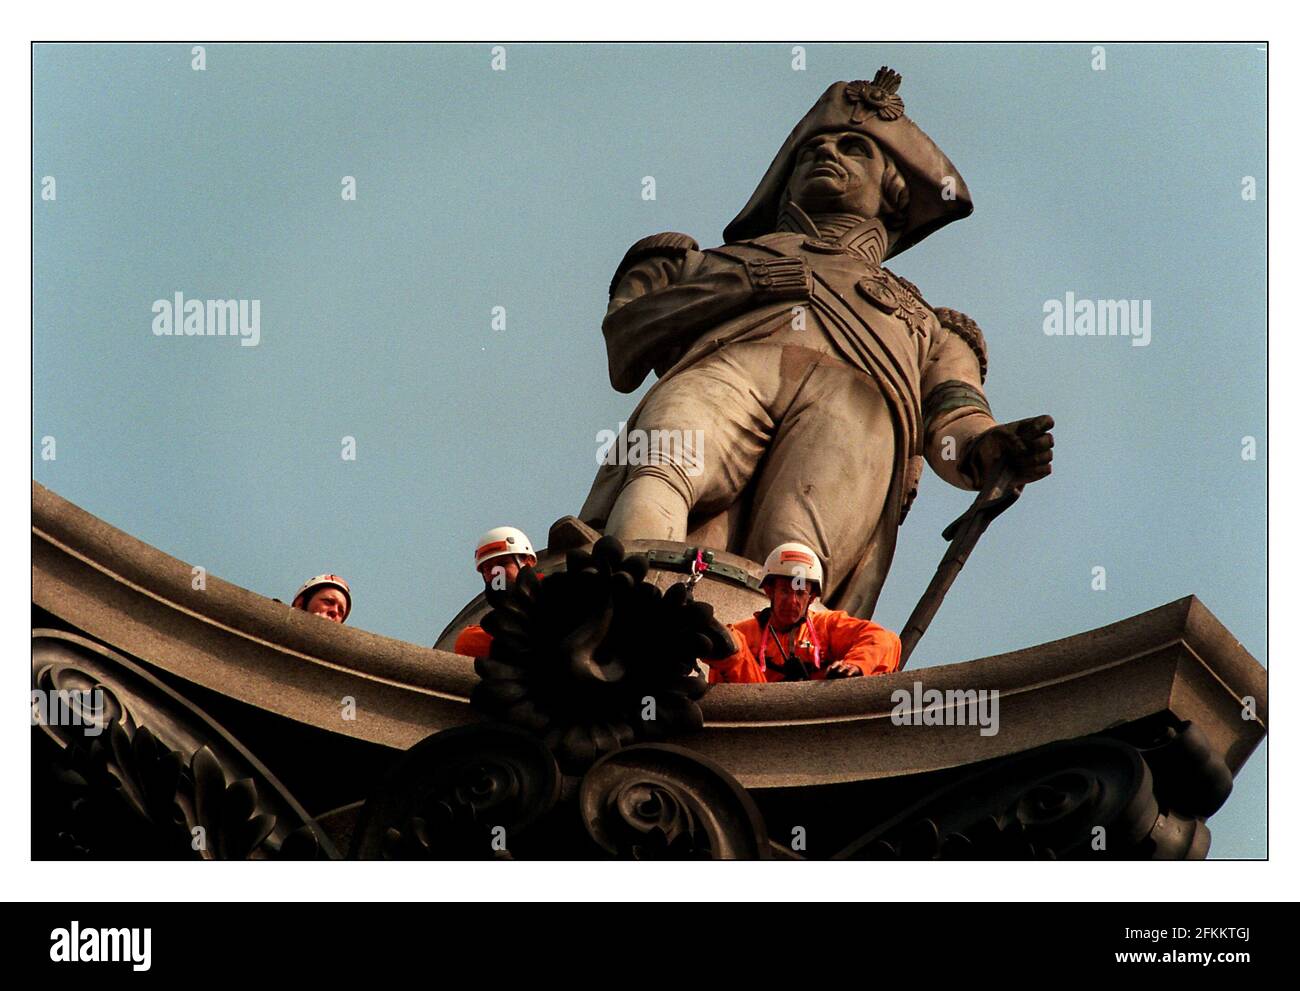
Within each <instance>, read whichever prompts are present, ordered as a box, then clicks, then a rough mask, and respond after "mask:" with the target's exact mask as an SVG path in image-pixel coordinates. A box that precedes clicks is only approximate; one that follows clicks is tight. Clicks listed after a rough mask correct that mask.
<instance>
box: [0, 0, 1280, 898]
mask: <svg viewBox="0 0 1300 991" xmlns="http://www.w3.org/2000/svg"><path fill="white" fill-rule="evenodd" d="M654 7H655V13H654V16H653V17H652V18H648V19H647V18H646V16H645V13H646V11H645V9H644V8H639V7H624V8H621V12H617V11H612V10H611V9H610V8H605V11H604V12H605V13H606V16H605V17H603V18H595V17H592V16H591V11H590V10H581V11H578V12H573V13H563V12H560V11H558V10H557V9H556V8H555V7H553V6H551V5H539V4H527V5H524V4H519V5H516V4H513V3H511V4H495V5H493V10H492V15H491V16H488V15H487V14H484V13H482V12H481V11H476V10H473V9H467V8H465V7H463V6H462V7H460V8H456V7H453V8H450V9H449V8H447V7H445V6H443V7H439V8H437V9H436V10H435V8H427V9H426V10H425V11H421V10H419V9H418V8H412V7H411V6H410V4H409V3H389V2H380V0H372V2H371V3H368V4H367V5H366V7H365V13H364V19H363V20H359V19H358V12H357V8H356V7H355V5H353V4H341V3H335V2H327V3H314V4H311V5H310V7H308V6H307V5H302V6H294V7H291V8H273V7H270V6H268V5H267V4H266V3H265V2H258V3H249V2H242V0H240V2H227V3H223V4H220V5H210V6H209V7H208V8H207V9H198V8H187V9H178V8H177V7H176V5H175V4H174V3H160V2H151V3H139V4H135V5H133V6H132V7H130V8H129V9H126V8H124V7H123V6H122V5H112V6H105V5H103V4H90V3H86V2H81V0H77V2H65V3H60V4H58V5H55V6H53V7H51V6H45V7H39V6H38V7H36V8H32V7H26V8H24V7H17V8H13V9H11V10H10V11H9V18H8V19H7V20H8V24H7V28H6V37H5V39H4V42H3V52H4V56H5V57H4V59H3V69H0V71H2V72H3V73H4V81H5V83H6V85H5V86H4V87H3V97H2V99H3V106H4V115H5V125H6V129H5V133H8V134H10V135H11V136H12V135H16V134H28V133H29V126H30V106H31V103H30V97H31V85H30V83H31V79H30V49H29V40H30V39H33V38H39V39H43V40H88V39H100V40H123V39H132V40H140V39H159V40H163V39H191V38H192V40H193V41H195V42H196V43H198V42H203V41H212V40H214V39H215V40H240V39H267V38H294V39H311V40H331V39H333V38H337V39H339V40H366V39H375V40H378V39H384V40H388V39H399V38H403V37H405V38H428V37H437V38H440V39H445V40H454V39H477V40H488V39H496V40H519V39H532V40H553V39H569V40H582V39H601V38H622V39H636V38H638V37H639V38H642V39H645V40H672V39H683V40H685V39H687V37H688V36H689V37H691V38H715V39H717V38H721V39H733V38H734V37H736V36H737V35H743V36H745V37H748V38H756V39H764V40H774V39H789V40H790V41H791V42H792V43H797V42H800V41H815V40H823V41H824V40H835V39H846V40H847V39H864V40H865V39H869V38H873V37H875V38H880V37H882V36H883V37H886V38H894V39H899V40H911V39H913V38H925V37H927V36H931V35H934V34H935V33H941V34H943V35H946V36H947V37H948V38H951V39H954V40H956V39H962V40H990V41H992V40H1016V39H1032V38H1034V37H1037V38H1053V39H1056V38H1068V39H1074V40H1080V41H1087V40H1116V39H1119V40H1123V39H1134V38H1143V37H1146V38H1155V39H1160V40H1177V39H1187V40H1196V39H1214V40H1239V41H1255V40H1258V39H1261V38H1265V39H1269V40H1270V41H1271V43H1272V45H1271V51H1270V53H1269V54H1270V56H1271V57H1272V58H1273V66H1272V71H1271V78H1270V83H1271V88H1272V91H1273V92H1277V93H1288V92H1291V93H1293V92H1296V91H1297V87H1296V85H1295V80H1294V78H1291V77H1293V75H1294V72H1293V70H1290V69H1288V68H1287V63H1288V60H1287V58H1286V57H1285V54H1283V57H1281V58H1278V57H1277V55H1278V53H1279V52H1281V53H1286V52H1289V51H1290V50H1291V49H1292V47H1293V46H1292V38H1293V36H1292V34H1291V33H1290V32H1283V30H1282V26H1281V24H1280V23H1270V21H1269V19H1268V18H1267V17H1265V16H1263V14H1262V13H1259V12H1258V11H1259V8H1256V10H1254V11H1252V12H1251V15H1250V16H1249V17H1246V16H1243V12H1242V10H1241V9H1239V8H1225V7H1223V6H1222V5H1220V4H1213V5H1212V4H1208V3H1193V4H1183V5H1180V7H1179V8H1178V11H1177V16H1176V17H1171V16H1170V10H1169V8H1167V7H1166V8H1156V9H1151V10H1147V9H1141V8H1138V7H1137V6H1136V5H1133V4H1131V3H1113V2H1112V3H1092V4H1089V5H1088V8H1087V10H1086V14H1082V15H1081V12H1079V11H1077V10H1073V9H1062V8H1050V9H1048V8H1043V7H1042V6H1039V5H1030V4H1028V3H1021V4H1011V5H1006V6H1004V7H1003V8H1002V9H1001V12H999V13H997V14H996V15H994V14H990V12H989V8H988V7H987V6H986V5H983V4H980V5H974V4H969V3H960V4H959V3H951V2H941V3H935V2H931V3H928V4H926V5H925V9H924V11H923V12H922V13H918V14H914V15H913V16H912V17H911V18H910V19H908V18H905V17H904V16H903V15H904V14H905V13H907V12H908V11H909V10H911V11H915V10H916V9H917V8H915V7H909V6H908V5H905V4H894V5H892V6H890V7H886V8H885V9H884V10H882V9H881V7H879V6H876V7H871V8H866V7H864V6H863V5H862V4H860V3H855V4H849V3H834V4H822V5H819V6H818V7H817V8H811V7H809V6H807V5H804V6H802V7H800V8H788V7H787V8H783V9H785V10H787V11H789V10H794V11H795V12H796V14H797V16H796V15H795V14H790V13H787V14H785V15H784V16H776V15H774V14H772V13H771V12H770V11H768V10H766V9H764V8H763V6H762V5H759V4H745V5H743V6H741V5H733V6H732V7H730V8H719V7H715V6H710V5H702V4H699V3H698V2H693V3H689V4H688V3H684V2H680V0H674V2H663V0H657V2H656V3H655V4H654ZM868 10H869V11H870V12H869V13H868ZM308 11H309V13H310V16H306V13H307V12H308ZM647 20H649V22H650V27H649V29H648V27H647ZM340 29H342V30H343V31H344V32H346V34H345V35H344V36H342V37H340V35H339V33H338V32H339V30H340ZM1084 30H1087V31H1088V32H1090V35H1091V36H1083V35H1081V32H1082V31H1084ZM322 32H330V34H328V35H323V34H322ZM1279 36H1281V38H1282V40H1280V41H1279ZM1279 106H1282V107H1283V110H1284V112H1282V113H1276V114H1274V115H1273V117H1272V121H1271V124H1272V132H1271V135H1270V156H1269V157H1270V165H1271V164H1272V162H1273V161H1274V160H1276V161H1281V162H1286V161H1292V160H1294V155H1293V154H1292V153H1293V152H1294V150H1295V149H1294V136H1293V131H1292V130H1291V127H1290V125H1289V120H1290V118H1291V115H1290V114H1288V113H1286V112H1285V106H1286V105H1285V104H1282V103H1279ZM15 143H17V142H11V145H12V144H15ZM11 161H13V162H14V163H15V165H16V164H17V162H18V156H17V155H16V154H13V155H12V157H11ZM15 171H18V169H17V168H15ZM21 173H22V174H21V175H16V176H15V182H14V183H13V184H12V185H10V187H9V188H10V189H11V190H20V189H24V188H26V189H30V188H31V183H32V182H33V181H34V180H33V176H32V173H31V167H30V154H29V155H28V156H26V158H25V160H24V161H23V164H22V168H21ZM1270 174H1271V171H1270ZM1273 202H1274V201H1273V200H1272V199H1271V198H1270V200H1269V210H1270V219H1271V220H1274V221H1275V222H1274V223H1273V224H1272V226H1273V229H1274V230H1286V229H1288V227H1289V225H1288V224H1286V222H1285V219H1286V218H1289V215H1290V213H1291V211H1290V210H1288V209H1286V201H1285V199H1284V198H1280V199H1279V200H1278V201H1277V202H1278V203H1279V210H1280V211H1282V212H1280V213H1279V214H1274V213H1273ZM29 204H30V198H29V197H28V198H24V197H21V196H16V195H11V196H10V197H7V198H6V202H5V205H4V208H3V209H4V211H5V219H6V220H7V221H8V223H7V224H6V229H7V230H8V231H10V232H11V233H10V237H9V238H8V239H7V241H8V243H7V245H6V249H5V262H6V264H5V265H4V266H3V271H4V278H5V280H6V291H7V295H8V296H9V298H11V299H19V300H23V301H25V302H24V305H23V306H22V307H20V310H21V311H22V312H23V314H25V326H24V328H22V329H18V328H14V330H13V331H12V333H13V334H14V337H15V339H16V342H17V346H18V350H19V353H18V355H17V356H15V357H13V358H11V360H10V361H7V362H4V363H3V368H4V371H3V375H4V376H5V379H4V389H3V396H4V400H3V401H4V402H5V403H6V404H9V405H10V406H12V407H13V408H12V409H11V410H10V413H11V420H10V422H14V421H17V422H19V423H22V424H26V425H30V423H31V416H30V405H29V403H30V398H31V383H30V378H29V377H28V369H29V366H30V357H31V350H30V340H29V338H28V328H30V326H31V320H30V317H31V313H30V305H29V302H27V301H29V289H30V286H31V264H30V247H29V245H30V242H29V231H30V214H29ZM1278 219H1281V223H1278V222H1276V221H1277V220H1278ZM1271 249H1272V254H1271V256H1270V265H1269V271H1270V275H1274V274H1279V276H1280V277H1279V278H1277V279H1274V280H1272V283H1271V284H1272V286H1273V292H1274V293H1275V294H1277V293H1285V292H1286V291H1287V289H1288V288H1289V286H1290V284H1291V283H1292V282H1294V276H1293V275H1292V274H1291V273H1294V272H1295V271H1296V267H1295V265H1294V264H1292V263H1293V262H1294V249H1293V248H1292V247H1291V244H1290V239H1289V238H1285V237H1278V238H1274V239H1273V241H1272V244H1271ZM24 259H25V261H24ZM1226 271H1228V269H1227V268H1225V272H1226ZM1281 298H1283V299H1285V297H1281ZM1281 312H1282V313H1283V314H1284V319H1283V320H1282V321H1279V322H1278V323H1277V324H1274V325H1273V327H1272V334H1271V340H1270V348H1269V352H1270V354H1269V356H1270V369H1271V375H1270V379H1271V385H1272V389H1271V398H1272V401H1271V402H1270V408H1269V414H1270V422H1271V424H1272V425H1275V427H1276V428H1277V429H1274V430H1273V431H1272V432H1271V434H1270V440H1272V441H1275V442H1276V443H1277V444H1278V445H1279V449H1278V453H1277V455H1276V456H1274V457H1272V458H1271V459H1270V460H1271V461H1272V463H1274V464H1276V465H1279V466H1283V467H1282V468H1280V469H1279V470H1278V471H1276V472H1275V473H1273V474H1272V475H1271V481H1272V482H1273V488H1274V489H1276V491H1277V492H1278V493H1279V495H1278V498H1277V500H1276V503H1275V504H1274V506H1273V508H1274V509H1275V510H1276V511H1277V512H1276V516H1277V525H1276V526H1274V527H1272V528H1271V533H1270V546H1269V550H1270V562H1271V565H1270V579H1271V584H1270V596H1269V598H1270V615H1272V616H1283V617H1285V616H1288V615H1289V610H1288V609H1287V608H1286V605H1287V604H1289V603H1290V602H1291V601H1293V600H1294V593H1295V592H1296V581H1295V578H1294V577H1292V576H1291V569H1292V562H1294V561H1297V560H1300V556H1298V555H1297V554H1296V553H1295V552H1296V538H1295V536H1294V533H1295V530H1296V527H1297V525H1296V523H1294V522H1292V521H1291V520H1290V519H1289V515H1290V514H1289V513H1288V505H1289V503H1290V499H1289V498H1288V496H1289V494H1290V493H1291V491H1292V487H1291V484H1290V483H1291V481H1292V478H1291V470H1290V468H1289V466H1290V465H1291V464H1294V461H1295V455H1296V453H1297V452H1295V451H1294V450H1293V448H1294V444H1293V442H1292V439H1291V436H1290V434H1289V432H1288V431H1287V430H1286V429H1285V425H1286V424H1287V420H1286V419H1285V417H1286V411H1284V410H1283V409H1282V408H1281V407H1280V397H1285V396H1286V395H1287V392H1288V391H1292V392H1293V391H1294V390H1295V385H1294V382H1293V381H1291V376H1290V375H1289V369H1291V368H1296V367H1300V354H1297V351H1296V344H1295V336H1294V335H1295V332H1294V331H1293V330H1292V329H1291V328H1290V327H1289V326H1288V325H1287V321H1286V320H1285V313H1286V308H1285V307H1284V308H1282V310H1281ZM18 432H19V433H25V432H26V430H20V431H18ZM1264 454H1265V457H1269V456H1270V455H1272V454H1273V451H1272V450H1271V447H1270V446H1266V447H1265V451H1264ZM27 467H28V468H29V467H30V465H29V464H28V466H27ZM25 470H27V469H26V468H21V467H20V468H18V469H15V471H14V475H15V476H17V475H18V474H19V473H20V471H25ZM28 486H29V481H28V480H27V479H22V478H18V477H15V478H12V479H9V484H7V485H5V486H4V487H3V490H0V491H3V498H4V510H5V516H4V518H5V519H6V520H7V521H9V522H8V524H7V525H6V526H5V527H4V531H3V533H4V536H3V540H4V543H3V551H4V552H6V553H5V554H4V558H3V559H4V561H5V562H6V567H5V570H4V573H5V574H6V576H7V578H6V583H5V586H4V588H3V592H4V595H3V598H2V599H0V601H3V612H4V618H5V625H4V629H5V632H6V638H7V639H9V642H10V643H11V644H12V645H13V646H14V648H15V649H16V652H17V653H18V655H19V656H24V655H25V654H26V651H27V650H28V646H27V644H26V643H25V642H24V641H26V639H27V629H28V623H27V620H26V619H24V618H23V616H24V614H25V613H26V610H27V605H26V601H25V599H26V596H27V595H28V593H29V589H28V590H27V591H24V586H27V585H28V584H29V578H28V572H27V571H25V570H24V567H23V564H24V562H26V564H28V565H30V545H29V543H28V534H27V532H26V530H25V524H24V526H23V527H20V525H19V522H18V521H19V520H21V519H28V520H29V519H30V504H28V505H27V506H26V507H25V508H22V509H21V511H20V506H19V505H18V503H19V501H20V500H26V499H27V498H28V495H27V493H28V492H29V488H28ZM10 583H12V587H10ZM1274 607H1280V608H1274ZM1295 646H1296V635H1295V632H1294V630H1293V629H1290V628H1287V627H1286V626H1285V625H1284V624H1282V623H1277V624H1274V625H1273V626H1272V628H1271V629H1270V648H1271V649H1270V656H1280V657H1281V658H1282V662H1281V664H1279V665H1278V666H1277V668H1276V672H1277V677H1276V678H1275V679H1274V680H1273V681H1272V682H1271V684H1270V698H1271V699H1272V702H1273V706H1272V709H1273V712H1274V713H1277V712H1279V711H1281V712H1286V711H1288V710H1289V709H1290V705H1289V704H1288V697H1289V696H1291V695H1292V692H1290V691H1288V688H1291V687H1293V683H1294V678H1293V676H1292V675H1291V673H1290V671H1289V668H1290V664H1289V663H1288V662H1289V659H1290V657H1291V656H1292V655H1293V654H1294V653H1295V651H1294V648H1295ZM20 675H21V677H23V678H26V677H27V675H26V666H25V665H23V664H18V663H14V664H13V665H12V666H11V668H10V676H9V677H12V678H15V679H16V678H18V677H19V676H20ZM18 697H19V696H18V694H17V692H16V691H14V693H13V694H11V695H10V698H11V699H17V698H18ZM22 697H23V698H24V705H26V701H25V700H26V696H25V694H24V695H23V696H22ZM1272 722H1273V723H1274V724H1275V725H1279V726H1281V727H1283V732H1281V733H1278V734H1276V735H1275V736H1274V735H1271V737H1270V738H1271V743H1270V750H1271V753H1270V756H1271V758H1272V763H1273V765H1274V768H1275V769H1276V773H1275V774H1273V775H1271V779H1272V780H1273V781H1274V782H1276V783H1277V784H1278V785H1279V787H1277V788H1274V789H1272V790H1271V793H1270V804H1269V813H1270V815H1269V819H1270V830H1269V849H1270V857H1271V860H1270V861H1269V862H1258V863H1254V862H1216V863H1209V864H1199V865H1162V864H1116V865H1097V864H1087V865H1084V864H1057V865H1040V864H998V865H996V866H992V867H991V866H990V865H981V864H960V863H958V864H954V863H944V864H916V863H908V864H860V865H845V864H802V865H793V864H770V865H753V864H721V865H658V866H656V867H655V868H653V869H647V867H646V866H645V865H625V864H607V863H590V864H587V863H582V864H571V863H554V864H437V865H429V866H423V865H416V864H402V865H400V866H398V865H388V864H342V865H339V864H335V865H277V866H271V865H255V864H223V865H213V864H207V865H188V864H115V863H95V864H80V863H75V864H74V863H38V864H33V863H31V862H30V861H29V860H28V859H27V857H28V851H29V850H30V837H29V830H30V824H29V817H28V815H27V809H26V807H25V806H24V807H21V808H11V809H9V810H8V812H7V814H6V815H5V816H4V817H0V858H2V859H0V864H2V866H3V871H4V874H5V875H6V880H7V881H8V883H7V884H6V885H5V897H6V898H7V899H22V900H25V899H33V900H62V899H69V900H72V899H75V900H100V899H130V900H155V899H157V900H204V901H207V900H211V901H229V900H243V899H259V900H282V899H292V900H299V899H302V900H313V901H315V900H325V901H334V900H401V901H405V900H426V899H469V900H497V899H502V898H511V899H524V900H538V899H546V900H553V899H559V900H565V901H569V900H583V899H588V898H608V899H619V900H632V901H659V900H664V899H679V898H683V897H687V898H697V899H709V900H713V899H727V900H733V899H734V900H751V899H769V898H800V899H804V898H809V899H832V900H838V899H849V900H857V899H868V900H873V901H876V900H880V901H884V900H901V901H914V900H919V901H927V900H953V901H967V900H994V901H1006V900H1023V899H1043V900H1068V901H1094V900H1112V899H1123V900H1147V899H1160V900H1177V901H1181V900H1201V899H1223V900H1255V899H1259V900H1274V899H1281V898H1285V897H1287V896H1288V895H1291V896H1293V894H1294V887H1293V886H1292V885H1291V884H1290V882H1291V880H1292V879H1293V878H1294V876H1295V865H1296V845H1295V843H1294V840H1293V837H1292V835H1291V831H1287V832H1283V831H1281V830H1279V829H1276V828H1274V826H1275V825H1279V826H1286V825H1287V824H1288V823H1291V822H1294V821H1295V820H1294V818H1293V815H1292V813H1293V811H1294V804H1295V798H1294V793H1293V790H1292V789H1290V788H1288V787H1286V785H1287V783H1288V780H1289V779H1290V778H1291V777H1292V776H1293V775H1292V774H1291V773H1290V769H1292V768H1294V766H1295V761H1294V756H1295V748H1294V743H1293V740H1294V735H1293V734H1291V733H1288V732H1286V728H1287V727H1288V725H1289V721H1283V720H1282V719H1281V718H1280V717H1278V716H1277V715H1274V717H1273V720H1272ZM20 732H21V734H22V735H21V736H19V733H20ZM28 732H29V731H28V729H27V728H26V727H21V728H20V727H19V725H18V722H17V721H16V720H8V721H6V722H5V723H4V726H3V733H4V736H3V739H2V740H0V761H3V770H4V780H5V781H6V782H8V783H9V786H10V788H11V789H12V790H11V794H16V795H25V794H26V793H27V782H28V780H29V777H30V764H29V753H30V749H29V747H30V743H29V736H28ZM1254 759H1259V758H1258V757H1256V758H1254Z"/></svg>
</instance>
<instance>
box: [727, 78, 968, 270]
mask: <svg viewBox="0 0 1300 991" xmlns="http://www.w3.org/2000/svg"><path fill="white" fill-rule="evenodd" d="M902 81H903V77H902V76H900V75H899V74H898V73H897V72H895V71H894V70H892V69H890V68H887V67H884V66H882V67H881V69H880V71H879V72H877V73H876V76H875V78H874V79H872V80H871V82H866V81H864V80H861V79H859V80H856V81H854V82H839V83H834V84H832V85H831V87H830V88H829V89H827V90H826V92H825V93H823V94H822V96H821V99H820V100H818V101H817V102H816V103H815V104H813V108H812V109H811V110H809V111H808V113H806V114H805V115H804V118H803V120H801V121H799V123H798V124H797V125H795V129H794V130H793V131H791V132H790V136H789V137H788V138H786V139H785V144H783V145H782V146H781V150H780V151H778V152H777V153H776V158H774V159H772V164H771V165H769V166H768V168H767V173H766V174H765V175H764V176H763V179H762V181H761V182H759V184H758V188H757V189H756V190H754V195H753V196H751V197H750V198H749V202H748V203H746V204H745V209H743V210H741V211H740V213H739V214H738V215H737V216H736V219H735V220H733V221H732V222H731V223H730V224H728V225H727V229H726V230H725V231H724V232H723V237H724V238H725V240H726V241H727V243H729V244H730V243H733V242H735V241H744V240H746V239H748V238H752V237H759V236H761V235H763V234H770V233H772V232H773V231H775V230H776V229H777V221H778V214H779V211H780V208H781V195H782V193H783V192H784V191H785V186H786V183H787V182H788V181H789V179H790V173H791V172H792V171H793V170H794V162H795V156H796V154H797V153H798V151H799V148H800V147H801V146H802V145H803V143H804V142H805V141H807V140H808V139H809V138H813V137H816V136H817V135H818V134H824V133H826V132H828V131H859V132H861V133H862V134H866V135H868V136H869V137H871V138H872V139H873V140H874V141H875V142H876V143H877V144H879V145H880V146H881V147H882V148H883V149H884V150H885V151H886V152H887V153H888V154H889V156H890V157H891V158H893V160H894V163H895V164H896V165H897V166H898V169H899V171H900V172H902V174H903V178H904V179H905V180H906V182H907V189H908V194H909V196H908V200H909V201H908V207H907V219H906V222H905V224H904V225H903V227H902V229H901V231H900V232H899V234H898V238H897V240H896V241H895V244H894V247H893V249H892V250H891V251H890V252H889V254H890V255H891V256H892V255H897V254H899V253H900V252H902V251H905V250H907V249H908V248H910V247H911V246H912V245H914V244H916V243H917V242H918V241H920V240H921V239H922V238H924V237H928V236H929V235H930V234H932V233H934V232H935V231H937V230H938V229H939V228H940V227H942V226H943V225H944V224H950V223H952V222H953V221H954V220H960V219H961V218H962V217H966V216H969V214H970V212H971V210H972V205H971V197H970V190H969V189H967V188H966V182H965V180H963V179H962V177H961V175H960V174H959V173H958V172H957V168H956V166H954V165H953V164H952V162H951V161H949V160H948V156H947V155H945V154H944V153H943V152H942V151H940V150H939V146H938V145H936V144H935V143H934V142H933V141H932V140H930V137H929V135H927V134H926V133H925V132H924V131H922V130H921V129H920V128H919V127H917V126H916V124H914V123H913V122H912V121H911V120H910V119H909V118H908V117H906V116H905V115H904V114H903V100H902V98H901V97H900V96H899V95H898V86H899V84H900V83H901V82H902Z"/></svg>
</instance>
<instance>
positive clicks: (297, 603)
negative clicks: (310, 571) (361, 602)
mask: <svg viewBox="0 0 1300 991" xmlns="http://www.w3.org/2000/svg"><path fill="white" fill-rule="evenodd" d="M322 588H337V589H338V590H339V591H340V592H342V593H343V598H344V599H345V600H346V601H347V612H345V613H344V614H343V618H344V619H347V618H348V614H349V613H351V612H352V589H350V588H348V583H347V582H346V581H344V580H343V579H342V577H340V576H339V575H317V576H316V577H315V578H308V579H307V580H306V581H305V582H303V583H302V587H301V588H299V589H298V591H297V592H296V593H295V594H294V597H293V607H294V608H295V609H306V608H307V603H309V602H310V601H311V597H312V596H313V595H315V594H316V592H317V590H319V589H322Z"/></svg>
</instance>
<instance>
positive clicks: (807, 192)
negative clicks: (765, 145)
mask: <svg viewBox="0 0 1300 991" xmlns="http://www.w3.org/2000/svg"><path fill="white" fill-rule="evenodd" d="M884 172H885V165H884V157H883V156H882V155H881V153H880V148H879V146H878V145H877V144H876V143H875V142H874V141H872V140H871V139H870V138H869V137H867V136H866V135H865V134H859V133H858V132H857V131H839V132H835V133H830V134H819V135H817V136H816V137H815V138H810V139H809V140H808V141H806V142H804V144H803V146H802V147H801V148H800V149H799V153H798V155H797V156H796V157H795V163H794V171H793V172H791V174H790V181H789V182H788V183H787V184H786V191H787V192H788V193H789V195H790V199H791V200H792V201H794V202H795V203H796V204H797V205H798V206H799V207H801V208H802V209H803V210H806V211H810V212H819V213H826V212H836V213H838V212H846V213H856V214H858V215H859V216H861V217H866V218H868V219H870V218H872V217H878V216H880V213H881V208H882V206H883V198H882V196H881V191H880V184H881V180H882V178H883V177H884Z"/></svg>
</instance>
